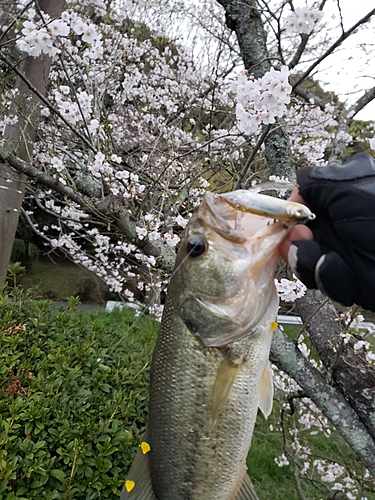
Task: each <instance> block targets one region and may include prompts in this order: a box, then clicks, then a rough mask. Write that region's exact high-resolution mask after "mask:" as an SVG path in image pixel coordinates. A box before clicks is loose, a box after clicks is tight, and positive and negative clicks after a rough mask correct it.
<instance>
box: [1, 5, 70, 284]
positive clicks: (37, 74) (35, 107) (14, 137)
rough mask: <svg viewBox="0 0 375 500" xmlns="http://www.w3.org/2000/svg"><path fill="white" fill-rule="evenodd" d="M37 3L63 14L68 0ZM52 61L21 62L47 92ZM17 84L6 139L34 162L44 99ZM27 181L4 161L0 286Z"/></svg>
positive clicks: (36, 84) (44, 57) (23, 69)
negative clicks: (14, 117) (13, 121)
mask: <svg viewBox="0 0 375 500" xmlns="http://www.w3.org/2000/svg"><path fill="white" fill-rule="evenodd" d="M36 3H37V5H38V8H39V9H41V10H42V11H43V12H45V13H47V14H49V15H50V16H51V17H52V18H54V17H59V16H60V15H61V13H62V12H63V10H64V7H65V0H39V1H38V2H36ZM51 62H52V61H51V58H50V57H49V56H47V55H45V54H44V55H41V56H39V57H36V58H34V57H27V58H26V59H24V60H23V62H22V63H21V64H20V70H21V72H22V74H23V75H24V76H25V78H26V79H27V80H28V81H29V82H30V83H31V84H32V85H33V86H34V87H35V88H36V89H37V90H38V91H39V92H40V93H41V94H43V95H44V94H45V91H46V87H47V84H48V77H49V72H50V68H51ZM15 87H16V88H17V89H18V90H19V100H18V102H17V104H15V105H14V109H13V110H11V112H10V114H11V115H12V114H15V113H17V116H18V122H17V123H16V124H15V125H12V126H9V125H8V126H7V127H6V129H5V133H4V143H5V147H6V148H7V149H8V150H9V151H12V152H14V153H15V154H16V155H17V156H18V157H19V158H21V159H22V160H24V161H26V162H28V163H32V154H33V145H34V142H35V140H36V138H37V133H38V119H39V114H40V100H39V98H38V97H37V96H36V95H35V94H34V93H33V92H31V91H30V89H29V88H28V86H27V85H26V84H25V83H24V82H23V81H22V80H21V79H20V78H17V79H16V83H15ZM16 106H17V108H16ZM26 182H27V177H26V176H25V175H23V174H20V173H19V172H17V171H16V170H14V169H12V168H11V167H10V166H9V165H7V164H5V163H1V164H0V193H1V198H0V200H1V201H0V255H1V259H0V286H1V285H2V284H3V283H4V281H5V279H6V275H7V268H8V264H9V259H10V255H11V252H12V246H13V241H14V237H15V234H16V230H17V223H18V218H19V214H20V210H21V204H22V200H23V196H24V192H25V186H26Z"/></svg>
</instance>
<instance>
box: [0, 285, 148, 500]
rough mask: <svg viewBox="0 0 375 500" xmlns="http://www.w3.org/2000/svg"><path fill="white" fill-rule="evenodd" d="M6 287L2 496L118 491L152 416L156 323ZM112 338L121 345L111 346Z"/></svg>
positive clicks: (0, 329) (0, 406)
mask: <svg viewBox="0 0 375 500" xmlns="http://www.w3.org/2000/svg"><path fill="white" fill-rule="evenodd" d="M77 302H78V301H77V299H71V301H70V307H69V308H68V309H66V310H63V309H60V310H55V309H53V308H52V307H51V303H50V302H48V301H33V300H31V298H30V296H29V295H28V294H24V293H22V292H21V291H19V290H18V289H13V290H12V291H9V290H7V289H3V290H2V291H1V293H0V498H7V499H9V500H12V499H16V498H17V499H20V498H25V499H26V498H27V499H38V500H39V499H45V500H52V499H64V500H68V499H70V498H74V499H85V500H89V499H96V498H106V499H109V498H113V499H114V498H117V499H118V497H119V494H120V491H121V488H122V485H123V482H124V477H125V473H126V471H127V470H128V468H129V466H130V464H131V462H132V459H133V456H134V452H135V449H136V447H137V446H138V444H139V441H140V438H141V435H142V433H143V430H144V427H145V424H146V418H147V415H146V413H147V398H148V368H149V360H150V356H151V352H152V349H153V345H154V340H155V337H156V331H157V329H158V325H157V324H156V322H152V321H150V320H147V319H145V318H141V319H139V320H134V312H132V311H129V310H122V311H119V310H118V309H117V310H115V311H114V312H112V313H105V312H104V311H97V312H95V313H90V314H88V313H85V314H82V313H79V312H77V310H76V305H77ZM114 347H115V348H114Z"/></svg>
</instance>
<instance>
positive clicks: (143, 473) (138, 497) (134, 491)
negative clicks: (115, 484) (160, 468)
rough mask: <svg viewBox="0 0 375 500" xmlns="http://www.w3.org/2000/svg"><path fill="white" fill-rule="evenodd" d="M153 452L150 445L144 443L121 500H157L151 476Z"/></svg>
mask: <svg viewBox="0 0 375 500" xmlns="http://www.w3.org/2000/svg"><path fill="white" fill-rule="evenodd" d="M151 451H152V450H151V449H150V446H149V445H148V443H147V442H146V441H143V443H142V444H141V449H139V450H138V452H137V454H136V456H135V458H134V462H133V464H132V466H131V467H130V470H129V473H128V475H127V477H126V480H125V484H124V487H123V489H122V493H121V498H120V500H157V498H156V496H155V493H154V490H153V488H152V482H151V474H150V460H149V455H150V453H151Z"/></svg>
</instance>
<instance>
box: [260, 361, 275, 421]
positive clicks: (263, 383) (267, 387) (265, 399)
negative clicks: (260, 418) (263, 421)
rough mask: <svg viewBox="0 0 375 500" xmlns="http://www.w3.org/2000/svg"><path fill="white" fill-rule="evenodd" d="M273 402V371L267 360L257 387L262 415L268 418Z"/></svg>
mask: <svg viewBox="0 0 375 500" xmlns="http://www.w3.org/2000/svg"><path fill="white" fill-rule="evenodd" d="M272 404H273V372H272V368H271V363H270V362H269V361H267V363H266V365H265V367H264V370H263V373H262V378H261V380H260V387H259V404H258V406H259V408H260V409H261V411H262V413H263V415H264V416H265V417H266V418H268V416H269V415H270V413H271V411H272Z"/></svg>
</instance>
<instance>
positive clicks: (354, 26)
mask: <svg viewBox="0 0 375 500" xmlns="http://www.w3.org/2000/svg"><path fill="white" fill-rule="evenodd" d="M374 14H375V9H372V10H371V11H370V12H368V13H367V14H366V15H365V16H364V17H362V19H360V20H359V21H358V22H357V23H355V24H354V25H353V26H352V27H351V28H349V29H348V30H347V31H345V32H344V33H343V34H342V35H341V36H340V38H338V39H337V40H336V42H335V43H334V44H333V45H331V47H330V48H329V49H328V50H326V52H325V53H324V54H323V55H322V56H320V57H319V58H318V59H317V60H316V61H315V62H314V63H313V64H312V65H311V66H310V67H309V68H308V69H307V70H306V71H305V72H304V73H303V74H302V76H300V78H298V80H297V81H296V82H295V83H294V86H293V88H294V87H297V86H298V85H300V84H301V83H302V82H303V81H304V80H305V79H306V78H307V77H308V76H309V75H310V73H311V72H312V71H313V70H314V69H315V68H316V67H317V66H318V65H319V64H320V63H321V62H322V61H324V59H326V58H327V57H328V56H329V55H330V54H332V52H333V51H334V50H336V49H337V47H339V46H340V45H341V44H342V42H343V41H344V40H346V39H347V38H348V37H349V36H350V35H351V34H352V33H353V32H354V31H355V30H356V29H357V28H358V27H359V26H361V24H364V23H366V22H367V21H368V20H369V19H370V18H371V17H372V16H373V15H374Z"/></svg>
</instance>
